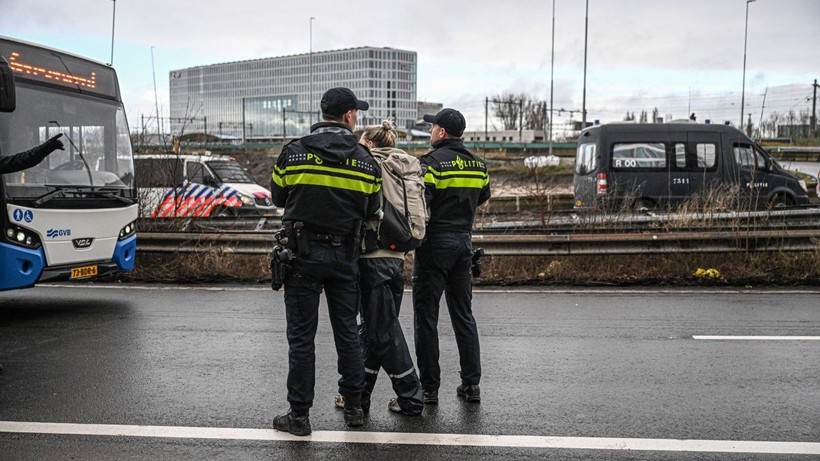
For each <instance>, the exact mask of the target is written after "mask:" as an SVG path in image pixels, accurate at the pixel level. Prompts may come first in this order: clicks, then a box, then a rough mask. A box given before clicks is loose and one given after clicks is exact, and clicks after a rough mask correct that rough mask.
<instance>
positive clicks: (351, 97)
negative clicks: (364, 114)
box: [321, 88, 370, 117]
mask: <svg viewBox="0 0 820 461" xmlns="http://www.w3.org/2000/svg"><path fill="white" fill-rule="evenodd" d="M321 107H322V113H323V114H327V115H333V116H336V117H338V116H340V115H342V114H344V113H345V112H347V111H349V110H351V109H358V110H367V109H368V108H370V104H368V103H366V102H364V101H360V100H358V99H356V95H355V94H353V92H352V91H350V89H349V88H331V89H329V90H327V91H325V94H324V95H322V102H321Z"/></svg>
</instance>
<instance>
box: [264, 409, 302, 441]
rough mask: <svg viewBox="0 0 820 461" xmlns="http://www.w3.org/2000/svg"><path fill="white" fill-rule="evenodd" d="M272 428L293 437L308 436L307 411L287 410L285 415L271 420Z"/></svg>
mask: <svg viewBox="0 0 820 461" xmlns="http://www.w3.org/2000/svg"><path fill="white" fill-rule="evenodd" d="M273 428H274V429H276V430H277V431H282V432H290V433H291V434H293V435H310V432H311V429H310V418H309V417H308V411H307V410H305V411H299V412H297V411H294V410H293V409H290V410H288V412H287V414H284V415H280V416H277V417H275V418H273Z"/></svg>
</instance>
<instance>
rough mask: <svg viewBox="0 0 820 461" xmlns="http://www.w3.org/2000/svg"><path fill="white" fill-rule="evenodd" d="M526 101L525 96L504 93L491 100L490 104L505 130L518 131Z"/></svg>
mask: <svg viewBox="0 0 820 461" xmlns="http://www.w3.org/2000/svg"><path fill="white" fill-rule="evenodd" d="M525 99H526V95H523V94H520V95H514V94H512V93H504V94H502V95H499V96H496V97H494V98H492V99H491V100H490V103H492V114H493V115H494V116H495V117H496V118H498V119H499V120H501V124H502V126H503V127H504V129H505V130H517V129H518V126H519V119H520V118H521V110H522V107H523V101H524V100H525Z"/></svg>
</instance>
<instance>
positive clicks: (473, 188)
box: [413, 109, 490, 404]
mask: <svg viewBox="0 0 820 461" xmlns="http://www.w3.org/2000/svg"><path fill="white" fill-rule="evenodd" d="M424 120H425V121H426V122H429V123H432V124H433V126H432V128H431V129H430V143H431V145H432V147H433V150H431V151H430V152H428V153H427V154H425V155H424V156H422V157H421V158H420V159H419V161H420V163H421V164H422V165H423V166H424V167H426V171H425V174H424V187H425V196H426V199H427V205H428V206H429V207H430V221H429V222H428V224H427V236H426V238H425V242H424V243H423V244H422V246H421V247H419V248H418V249H417V250H416V256H415V262H414V265H413V314H414V326H415V340H416V360H417V361H416V363H417V364H418V367H419V374H420V379H421V384H422V387H423V388H424V393H423V398H424V403H425V404H437V403H438V390H439V386H440V384H441V369H440V368H439V363H438V359H439V345H438V316H439V301H440V300H441V295H442V293H446V294H445V299H446V301H447V309H448V310H449V312H450V319H451V320H452V324H453V330H454V331H455V336H456V344H457V345H458V354H459V359H460V364H461V384H460V385H459V386H458V388H457V389H456V393H457V395H458V396H459V397H461V398H464V399H465V400H467V401H468V402H474V403H477V402H480V401H481V393H480V390H479V386H478V385H479V381H480V380H481V354H480V350H479V342H478V329H477V328H476V322H475V318H474V317H473V312H472V296H473V294H472V279H471V266H472V259H473V245H472V234H471V232H472V228H473V220H474V218H475V213H476V207H478V206H479V205H481V204H482V203H484V202H486V201H487V199H489V198H490V177H489V175H488V174H487V167H486V165H485V164H484V161H483V160H482V159H481V158H479V157H478V156H477V155H475V154H473V153H472V152H470V151H468V150H467V148H466V147H464V143H463V141H462V139H461V135H462V134H463V133H464V128H465V127H466V122H465V120H464V116H463V115H461V113H460V112H459V111H457V110H455V109H443V110H441V111H440V112H439V113H437V114H436V115H425V116H424Z"/></svg>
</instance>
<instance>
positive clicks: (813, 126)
mask: <svg viewBox="0 0 820 461" xmlns="http://www.w3.org/2000/svg"><path fill="white" fill-rule="evenodd" d="M817 86H818V85H817V79H814V83H813V84H812V87H813V88H814V96H813V97H812V100H811V101H812V102H811V137H812V138H814V137H815V136H817Z"/></svg>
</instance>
